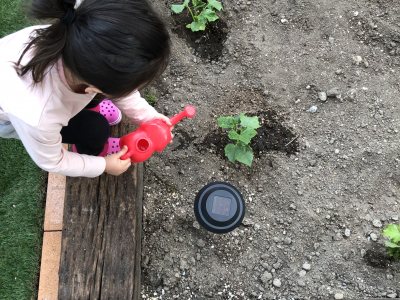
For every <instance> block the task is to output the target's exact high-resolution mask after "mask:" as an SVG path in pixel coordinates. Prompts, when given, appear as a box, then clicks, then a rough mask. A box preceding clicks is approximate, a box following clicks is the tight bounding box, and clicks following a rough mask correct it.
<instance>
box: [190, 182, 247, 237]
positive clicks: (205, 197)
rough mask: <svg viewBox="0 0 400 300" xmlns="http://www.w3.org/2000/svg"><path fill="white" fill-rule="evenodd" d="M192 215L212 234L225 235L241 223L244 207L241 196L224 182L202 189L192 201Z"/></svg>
mask: <svg viewBox="0 0 400 300" xmlns="http://www.w3.org/2000/svg"><path fill="white" fill-rule="evenodd" d="M194 214H195V215H196V219H197V221H198V222H199V224H200V225H201V226H203V227H204V228H205V229H207V230H208V231H211V232H214V233H227V232H230V231H232V230H234V229H235V228H236V227H238V226H239V225H240V223H242V220H243V218H244V214H245V205H244V200H243V197H242V195H241V194H240V193H239V191H238V190H237V189H236V188H235V187H234V186H232V185H230V184H229V183H226V182H212V183H210V184H208V185H206V186H205V187H203V188H202V189H201V190H200V192H199V193H198V194H197V196H196V200H195V201H194Z"/></svg>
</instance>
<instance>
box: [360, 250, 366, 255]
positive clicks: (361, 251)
mask: <svg viewBox="0 0 400 300" xmlns="http://www.w3.org/2000/svg"><path fill="white" fill-rule="evenodd" d="M366 253H367V251H366V250H365V249H361V250H360V255H361V257H364V256H365V254H366Z"/></svg>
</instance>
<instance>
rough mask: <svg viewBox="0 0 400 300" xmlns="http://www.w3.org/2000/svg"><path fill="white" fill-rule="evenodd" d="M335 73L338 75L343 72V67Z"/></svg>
mask: <svg viewBox="0 0 400 300" xmlns="http://www.w3.org/2000/svg"><path fill="white" fill-rule="evenodd" d="M335 74H336V75H340V74H343V70H342V69H338V70H336V71H335Z"/></svg>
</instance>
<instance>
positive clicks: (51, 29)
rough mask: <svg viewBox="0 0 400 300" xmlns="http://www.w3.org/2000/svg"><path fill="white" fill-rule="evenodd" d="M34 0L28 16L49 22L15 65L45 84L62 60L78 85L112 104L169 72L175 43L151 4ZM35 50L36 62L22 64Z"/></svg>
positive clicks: (142, 0) (142, 1) (137, 0)
mask: <svg viewBox="0 0 400 300" xmlns="http://www.w3.org/2000/svg"><path fill="white" fill-rule="evenodd" d="M75 3H76V1H75V0H33V2H32V5H31V7H30V13H29V15H30V16H31V17H33V18H35V19H39V20H46V21H50V25H49V26H48V27H44V28H40V29H36V32H35V34H33V35H32V38H31V39H30V41H29V42H28V43H27V45H26V46H25V48H24V49H23V52H22V55H21V56H20V58H19V60H18V62H17V63H16V64H15V66H16V70H17V72H18V74H19V75H20V76H21V77H23V76H25V75H27V74H29V73H31V75H32V78H33V82H34V83H35V84H37V83H40V82H41V81H42V80H43V78H44V76H45V75H46V73H47V72H48V70H49V69H50V67H51V66H53V65H54V64H55V63H56V62H57V61H58V60H59V59H60V58H62V60H63V64H64V66H66V67H67V68H68V70H69V71H70V72H71V73H72V76H73V78H74V79H77V80H81V81H84V82H85V83H87V84H91V85H93V86H95V87H97V88H98V89H100V90H101V91H102V92H104V93H105V94H107V96H108V97H109V98H111V99H113V98H120V97H123V96H126V95H128V94H130V93H132V92H133V91H134V90H136V89H138V88H142V87H144V86H146V85H147V84H149V83H150V82H151V81H152V80H153V79H155V78H156V77H158V76H159V75H160V74H161V73H162V72H163V71H164V70H165V68H166V66H167V64H168V62H169V57H170V37H169V34H168V31H167V30H166V26H165V24H164V23H163V22H162V20H161V19H160V18H159V17H158V16H157V15H156V14H155V12H154V11H153V9H152V7H151V6H150V4H149V3H148V2H147V1H146V0H124V1H122V0H83V1H82V3H80V5H79V6H78V7H77V8H76V10H75V9H74V6H75ZM29 50H31V51H32V53H33V57H32V58H31V60H30V61H29V62H28V63H27V64H26V65H24V66H22V65H21V61H22V59H23V57H24V56H25V54H26V53H27V52H28V51H29Z"/></svg>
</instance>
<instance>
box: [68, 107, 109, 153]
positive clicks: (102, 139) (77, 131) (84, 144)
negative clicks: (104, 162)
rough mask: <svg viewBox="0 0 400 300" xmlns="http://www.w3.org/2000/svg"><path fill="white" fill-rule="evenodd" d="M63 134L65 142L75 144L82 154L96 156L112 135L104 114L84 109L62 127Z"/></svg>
mask: <svg viewBox="0 0 400 300" xmlns="http://www.w3.org/2000/svg"><path fill="white" fill-rule="evenodd" d="M90 104H92V103H90ZM90 106H92V105H90ZM90 106H89V105H88V106H87V108H89V107H90ZM61 136H62V142H63V143H67V144H75V147H76V150H78V152H79V153H80V154H87V155H93V156H96V155H99V154H100V153H101V152H102V151H103V149H104V145H105V144H106V142H107V140H108V138H109V137H110V125H109V124H108V121H107V119H106V118H105V117H104V116H103V115H102V114H100V113H98V112H95V111H91V110H87V109H83V110H82V111H81V112H79V113H78V114H77V115H76V116H75V117H73V118H72V119H71V120H69V122H68V126H64V127H63V128H62V129H61Z"/></svg>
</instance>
